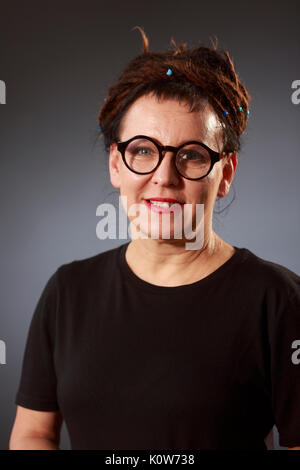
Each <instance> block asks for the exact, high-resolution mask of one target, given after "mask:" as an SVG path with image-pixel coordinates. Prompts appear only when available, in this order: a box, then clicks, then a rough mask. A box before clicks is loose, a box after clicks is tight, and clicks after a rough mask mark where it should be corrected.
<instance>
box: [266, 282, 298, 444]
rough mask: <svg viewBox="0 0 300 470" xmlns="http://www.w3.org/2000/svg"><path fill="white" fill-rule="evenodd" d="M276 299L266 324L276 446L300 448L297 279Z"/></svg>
mask: <svg viewBox="0 0 300 470" xmlns="http://www.w3.org/2000/svg"><path fill="white" fill-rule="evenodd" d="M284 287H285V286H284ZM275 297H276V298H275ZM275 297H273V302H274V306H273V307H275V305H276V308H275V309H274V310H273V308H272V311H273V312H274V311H275V312H276V314H274V315H272V319H271V322H270V324H269V334H270V336H269V338H270V339H269V341H270V351H271V357H270V359H271V384H272V407H273V415H274V420H275V425H276V427H277V429H278V432H279V444H280V445H281V446H284V447H296V446H300V277H298V276H297V275H296V274H294V273H293V278H292V282H291V283H289V284H288V285H287V286H286V289H285V295H284V296H281V295H277V296H275ZM283 299H286V300H283Z"/></svg>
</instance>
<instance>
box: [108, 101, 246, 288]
mask: <svg viewBox="0 0 300 470" xmlns="http://www.w3.org/2000/svg"><path fill="white" fill-rule="evenodd" d="M138 134H142V135H147V136H149V137H153V138H154V139H156V141H157V142H158V143H160V144H161V145H172V146H178V145H180V144H182V143H184V142H187V141H191V140H197V141H200V142H203V143H204V144H206V145H208V146H209V147H210V148H211V149H212V150H215V151H222V133H221V127H220V124H219V122H218V119H217V117H216V115H215V113H214V110H213V108H212V107H211V106H210V105H209V104H207V105H206V106H205V108H204V109H203V110H202V111H200V112H193V113H190V112H189V108H188V106H187V104H186V103H185V102H182V103H179V102H178V101H176V100H165V99H164V100H160V101H159V100H157V98H156V97H154V96H153V95H146V96H142V97H140V98H139V99H138V100H136V101H135V102H134V103H133V104H132V105H131V107H130V108H129V110H128V111H127V113H126V114H125V116H124V118H123V120H122V125H121V130H120V136H119V137H120V140H121V141H124V140H127V139H129V138H131V137H133V136H135V135H138ZM237 163H238V159H237V155H236V154H228V155H225V154H222V158H221V160H220V161H219V162H217V163H216V164H215V165H214V168H213V170H212V171H211V173H210V174H209V175H208V176H206V177H205V178H203V179H201V180H198V181H191V180H187V179H184V178H182V177H181V176H180V175H179V174H178V173H177V171H176V168H175V165H174V162H173V154H172V152H165V153H164V157H163V160H162V162H161V164H160V166H159V167H158V168H157V169H156V170H155V171H154V172H153V173H150V174H148V175H137V174H135V173H133V172H132V171H130V170H129V169H128V168H127V167H126V166H125V164H124V162H123V161H122V157H121V154H120V152H119V151H118V150H117V146H116V143H114V144H112V145H111V147H110V156H109V168H110V179H111V183H112V185H113V186H114V187H115V188H119V189H120V195H121V196H126V197H127V211H126V212H127V215H128V208H129V207H130V206H131V205H132V204H143V199H144V198H145V199H150V198H151V197H155V196H157V197H170V198H174V199H179V200H182V201H184V202H185V203H186V204H192V205H193V211H192V223H193V228H194V227H195V221H196V204H204V242H203V246H202V248H200V249H198V250H187V249H186V247H185V244H186V241H188V240H186V239H185V238H182V239H174V238H173V239H172V235H173V234H174V219H173V220H171V238H170V239H169V240H167V239H163V238H162V236H163V230H162V224H161V221H159V219H158V221H155V222H154V226H153V225H152V224H151V219H150V211H148V212H147V217H148V227H147V224H146V221H145V217H144V218H143V219H142V222H141V225H140V229H141V231H142V232H143V233H145V234H147V235H148V236H149V234H150V233H151V232H150V228H151V229H152V230H153V229H154V232H155V233H158V234H159V235H160V238H158V239H154V238H150V237H149V238H147V239H142V238H137V239H134V240H132V241H131V242H130V244H129V246H128V248H127V251H126V260H127V263H128V265H129V266H130V268H131V269H132V270H133V272H135V274H137V275H138V276H139V277H140V278H142V279H143V280H145V281H147V282H150V283H152V284H156V285H165V286H176V285H184V284H189V283H192V282H195V281H197V280H200V279H202V278H203V277H206V276H207V275H208V274H209V273H211V272H213V271H214V270H215V269H217V268H218V267H219V266H220V265H222V264H223V263H224V262H225V261H226V260H228V259H229V258H230V257H231V256H232V255H233V253H234V248H233V247H232V246H231V245H229V244H228V243H226V242H225V241H224V240H222V239H221V238H220V237H219V236H218V235H217V234H216V233H215V232H214V231H213V229H212V215H213V208H214V203H215V200H216V197H217V196H218V197H220V198H222V197H224V196H226V195H227V194H228V192H229V189H230V185H231V182H232V180H233V177H234V173H235V171H236V167H237ZM125 210H126V208H125ZM182 217H183V216H182ZM133 219H134V217H132V216H130V215H129V220H130V221H131V222H132V223H133ZM172 222H173V224H172ZM184 223H185V221H184V217H183V224H184ZM147 228H148V230H147Z"/></svg>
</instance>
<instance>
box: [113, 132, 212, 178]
mask: <svg viewBox="0 0 300 470" xmlns="http://www.w3.org/2000/svg"><path fill="white" fill-rule="evenodd" d="M117 148H118V150H119V152H120V153H121V155H122V159H123V162H124V163H125V165H126V167H127V168H128V169H129V170H131V171H133V172H134V173H136V174H138V175H146V174H148V173H152V172H153V171H155V170H156V168H157V167H158V166H159V165H160V163H161V161H162V159H163V152H164V151H170V152H173V153H174V155H175V167H176V170H177V172H178V173H179V175H180V176H182V177H183V178H186V179H188V180H200V179H202V178H205V176H207V175H208V174H209V173H210V172H211V170H212V168H213V166H214V164H215V163H216V162H218V161H219V160H220V157H221V153H220V152H215V151H214V150H212V149H210V148H209V147H207V145H205V144H203V143H202V142H197V141H194V140H192V141H189V142H185V143H184V144H181V145H180V146H179V147H172V146H170V145H159V144H158V143H157V142H156V141H155V140H154V139H153V138H152V137H148V136H145V135H136V136H135V137H132V138H131V139H129V140H126V141H123V142H120V141H119V142H117ZM173 158H174V156H173Z"/></svg>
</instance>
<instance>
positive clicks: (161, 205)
mask: <svg viewBox="0 0 300 470" xmlns="http://www.w3.org/2000/svg"><path fill="white" fill-rule="evenodd" d="M144 202H145V204H146V206H147V207H148V209H150V210H152V211H154V212H163V213H166V212H167V213H168V212H175V211H176V210H177V209H178V207H179V206H180V207H183V206H184V203H183V202H181V201H178V200H177V199H171V198H154V199H144Z"/></svg>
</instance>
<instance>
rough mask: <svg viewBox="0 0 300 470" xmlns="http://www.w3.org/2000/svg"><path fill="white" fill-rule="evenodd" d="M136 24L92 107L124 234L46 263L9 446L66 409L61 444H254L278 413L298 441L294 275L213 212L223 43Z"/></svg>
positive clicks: (28, 444) (235, 88) (54, 424)
mask: <svg viewBox="0 0 300 470" xmlns="http://www.w3.org/2000/svg"><path fill="white" fill-rule="evenodd" d="M139 30H140V32H141V34H142V37H143V41H144V52H143V54H141V55H140V56H138V57H136V58H135V59H134V60H133V61H131V62H130V63H129V65H128V66H127V67H126V68H125V70H124V72H123V73H122V75H121V76H120V78H119V79H118V80H117V82H116V83H115V84H114V85H112V86H111V87H110V88H109V92H108V96H107V99H106V101H105V104H104V105H103V107H102V108H101V110H100V114H99V126H100V128H101V130H102V133H103V137H104V141H105V147H106V149H107V150H108V151H109V171H110V179H111V183H112V185H113V186H114V187H116V188H119V189H120V194H121V196H122V203H123V204H124V208H125V210H126V212H127V215H128V218H129V220H130V223H131V230H132V231H133V232H134V237H133V238H132V240H131V241H130V242H129V243H125V244H122V245H120V246H119V247H118V248H115V249H111V250H109V251H106V252H103V253H100V254H98V255H96V256H93V257H91V258H88V259H84V260H76V261H73V262H72V263H68V264H64V265H62V266H60V267H59V268H58V269H57V271H56V272H55V273H54V274H53V275H52V276H51V278H50V279H49V281H48V283H47V285H46V287H45V289H44V291H43V293H42V295H41V298H40V300H39V302H38V305H37V307H36V310H35V312H34V316H33V319H32V322H31V326H30V331H29V335H28V339H27V345H26V351H25V355H24V360H23V369H22V377H21V381H20V385H19V390H18V393H17V396H16V404H17V405H18V409H17V415H16V420H15V423H14V427H13V430H12V434H11V438H10V448H12V449H20V448H27V449H29V448H30V449H57V448H58V446H59V436H60V428H61V423H62V420H63V419H64V420H65V422H66V425H67V428H68V431H69V434H70V439H71V446H72V449H114V450H117V449H118V450H124V449H167V450H168V449H194V450H195V449H247V448H248V449H266V445H265V441H264V440H265V438H266V436H267V435H268V434H269V433H270V431H271V430H272V427H273V425H274V424H276V425H277V427H278V430H279V434H280V444H281V445H283V446H287V447H289V448H298V449H299V448H300V447H298V446H300V405H299V398H298V397H299V395H300V374H299V369H300V365H299V364H298V362H299V358H298V355H297V351H298V350H297V348H299V346H298V344H299V343H297V341H299V338H300V277H299V276H298V275H297V274H295V273H294V272H292V271H290V270H289V269H287V268H285V267H283V266H281V265H278V264H276V263H273V262H271V261H267V260H263V259H261V258H259V257H257V256H256V255H255V254H254V253H252V252H251V251H249V250H248V249H246V248H239V247H236V246H231V245H230V244H228V243H227V242H225V241H224V240H222V239H221V238H220V237H219V236H218V235H217V234H216V233H215V232H214V230H213V228H212V214H213V208H214V204H215V200H216V198H217V197H218V198H222V197H224V196H226V195H227V194H228V192H229V190H230V185H231V183H232V180H233V178H234V174H235V171H236V168H237V163H238V151H239V149H240V140H239V139H240V136H241V134H242V133H243V131H244V130H245V128H246V125H247V119H248V114H249V111H248V103H249V99H250V97H249V94H248V92H247V90H246V88H245V87H244V86H243V84H242V83H241V81H240V80H239V78H238V75H237V73H236V71H235V69H234V66H233V63H232V61H231V59H230V56H229V54H228V52H227V51H225V52H224V51H223V53H221V52H219V51H218V50H217V48H216V47H214V48H208V47H199V48H194V49H187V47H186V45H185V44H182V45H180V46H179V47H176V49H175V50H174V51H173V52H172V51H165V52H159V53H150V52H149V51H148V40H147V38H146V35H145V33H144V31H143V30H142V29H141V28H139ZM175 46H176V45H175ZM169 203H171V204H169ZM135 205H137V206H135ZM133 207H138V209H139V212H138V214H139V217H138V219H137V217H134V215H136V214H135V213H134V211H131V208H133ZM186 207H190V208H191V210H190V212H188V211H186V212H185V208H186ZM137 220H138V222H137ZM168 224H169V225H168ZM138 229H139V230H138ZM168 233H169V237H168ZM195 238H196V242H197V243H196V245H193V244H192V241H193V240H194V241H195ZM188 243H189V245H188Z"/></svg>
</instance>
